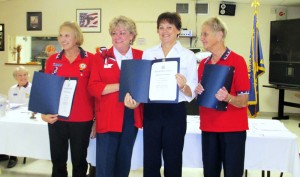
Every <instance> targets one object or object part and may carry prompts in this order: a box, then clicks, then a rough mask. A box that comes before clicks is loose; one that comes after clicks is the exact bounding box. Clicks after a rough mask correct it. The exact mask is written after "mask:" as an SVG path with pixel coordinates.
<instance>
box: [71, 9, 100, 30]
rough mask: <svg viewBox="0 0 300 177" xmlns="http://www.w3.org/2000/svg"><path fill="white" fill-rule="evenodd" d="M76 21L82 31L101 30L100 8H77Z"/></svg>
mask: <svg viewBox="0 0 300 177" xmlns="http://www.w3.org/2000/svg"><path fill="white" fill-rule="evenodd" d="M76 21H77V23H78V25H79V26H80V28H81V30H82V32H84V33H100V32H101V9H77V10H76Z"/></svg>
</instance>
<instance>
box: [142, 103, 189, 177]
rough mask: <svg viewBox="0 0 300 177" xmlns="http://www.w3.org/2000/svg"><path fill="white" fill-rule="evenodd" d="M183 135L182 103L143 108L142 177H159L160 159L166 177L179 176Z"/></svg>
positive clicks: (149, 105)
mask: <svg viewBox="0 0 300 177" xmlns="http://www.w3.org/2000/svg"><path fill="white" fill-rule="evenodd" d="M185 133H186V107H185V103H184V102H181V103H178V104H166V103H164V104H158V103H154V104H145V105H144V177H160V176H161V175H160V168H161V166H162V157H163V160H164V176H165V177H181V176H182V151H183V144H184V136H185Z"/></svg>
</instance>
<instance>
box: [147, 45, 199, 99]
mask: <svg viewBox="0 0 300 177" xmlns="http://www.w3.org/2000/svg"><path fill="white" fill-rule="evenodd" d="M175 57H180V70H179V73H180V74H182V75H184V76H185V78H186V80H187V82H186V84H187V85H188V86H189V87H190V88H191V91H192V96H191V97H188V96H185V95H184V94H183V93H182V92H181V91H179V97H178V102H182V101H188V102H190V101H192V100H193V99H194V98H195V96H196V94H195V89H196V86H197V84H198V72H197V60H196V56H195V54H194V53H193V52H192V51H191V50H189V49H186V48H184V47H182V45H181V44H180V42H179V41H177V42H176V44H175V45H174V46H173V48H172V49H171V50H170V52H169V53H168V55H167V56H166V57H165V56H164V52H163V50H162V47H161V44H159V45H157V46H155V47H153V48H150V49H147V50H145V51H144V53H143V57H142V58H143V60H154V59H161V58H175ZM174 77H175V76H174Z"/></svg>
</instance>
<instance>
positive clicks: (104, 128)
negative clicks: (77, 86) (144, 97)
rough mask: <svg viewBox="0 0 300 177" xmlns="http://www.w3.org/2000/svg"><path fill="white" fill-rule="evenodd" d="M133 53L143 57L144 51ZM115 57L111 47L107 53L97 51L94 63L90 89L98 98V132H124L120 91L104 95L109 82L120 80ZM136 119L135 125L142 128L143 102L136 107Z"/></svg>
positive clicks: (137, 56)
mask: <svg viewBox="0 0 300 177" xmlns="http://www.w3.org/2000/svg"><path fill="white" fill-rule="evenodd" d="M132 54H133V58H134V59H141V58H142V55H143V51H141V50H137V49H132ZM110 58H112V59H110ZM114 58H115V55H114V53H113V48H110V49H109V50H108V51H107V52H106V54H103V53H99V52H98V53H96V54H95V58H94V61H93V65H92V71H91V77H90V80H89V86H88V90H89V92H90V94H91V95H92V96H94V97H95V99H96V108H95V112H96V131H97V133H105V132H122V127H123V118H124V108H125V105H124V103H123V102H119V101H118V99H119V92H114V93H110V94H107V95H102V92H103V90H104V88H105V86H106V85H107V84H114V83H119V82H120V69H119V66H118V64H117V61H116V60H115V59H114ZM105 60H106V61H107V63H105ZM107 66H109V67H107ZM134 120H135V123H134V125H135V126H136V127H138V128H141V127H142V125H143V124H142V122H143V105H142V104H141V105H140V106H139V107H137V108H136V109H134Z"/></svg>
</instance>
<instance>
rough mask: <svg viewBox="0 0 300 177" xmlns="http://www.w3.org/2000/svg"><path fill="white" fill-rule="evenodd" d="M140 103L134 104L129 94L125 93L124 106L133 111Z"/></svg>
mask: <svg viewBox="0 0 300 177" xmlns="http://www.w3.org/2000/svg"><path fill="white" fill-rule="evenodd" d="M139 104H140V103H138V102H136V101H135V100H134V99H133V98H132V96H131V95H130V94H129V93H126V95H125V98H124V105H125V106H126V107H127V108H130V109H135V108H136V107H138V106H139Z"/></svg>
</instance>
